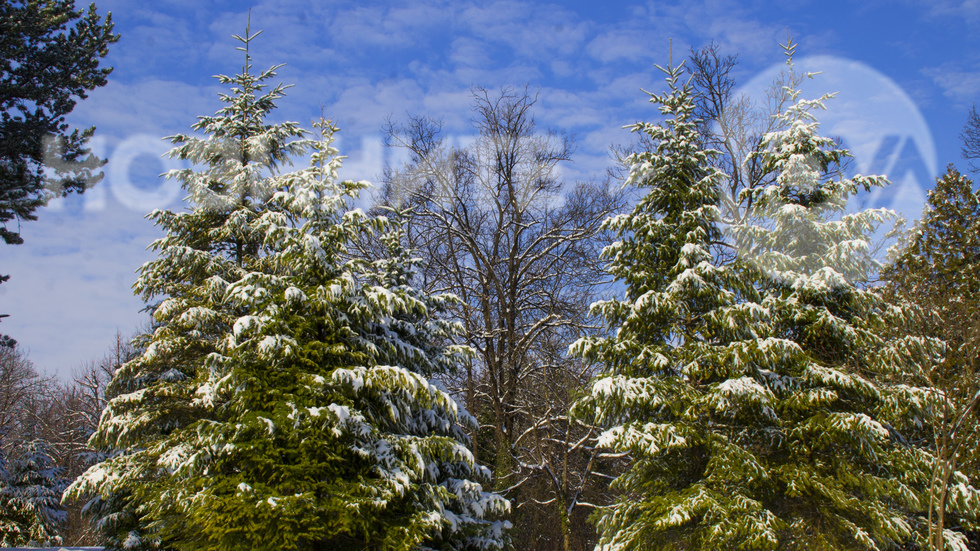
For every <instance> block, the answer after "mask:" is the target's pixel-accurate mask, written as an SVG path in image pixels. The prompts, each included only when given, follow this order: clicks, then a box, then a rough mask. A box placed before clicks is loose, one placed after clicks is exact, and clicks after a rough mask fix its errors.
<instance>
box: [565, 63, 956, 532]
mask: <svg viewBox="0 0 980 551" xmlns="http://www.w3.org/2000/svg"><path fill="white" fill-rule="evenodd" d="M787 49H788V53H789V54H792V49H793V47H792V44H790V45H788V46H787ZM791 59H792V58H791V57H790V60H791ZM667 73H668V79H667V82H668V84H669V85H670V92H669V93H667V94H665V95H663V96H656V95H654V96H653V97H652V101H654V102H656V103H658V104H660V109H661V112H662V113H663V114H664V115H666V117H667V118H666V121H665V122H664V123H663V124H661V125H652V124H639V125H637V126H636V127H635V130H638V131H643V132H645V133H647V134H648V136H649V137H650V139H651V140H652V143H654V144H656V149H655V150H654V151H646V152H641V153H638V154H636V155H634V156H632V157H631V159H630V160H631V169H630V173H629V179H628V182H627V183H628V184H630V185H636V186H641V187H644V188H648V189H649V191H648V194H647V195H646V197H645V198H644V199H642V200H641V201H640V202H639V203H638V204H637V206H636V207H635V209H634V210H633V212H632V213H630V214H627V215H623V216H619V217H615V218H612V219H610V220H609V222H608V226H609V228H611V229H613V230H615V231H616V232H617V233H618V235H619V239H620V240H619V241H617V242H615V243H614V244H612V245H611V246H609V247H608V248H607V250H606V252H605V254H606V256H607V258H608V259H609V269H610V271H611V273H612V274H613V275H614V276H616V277H617V278H618V279H619V280H620V281H622V283H623V284H624V286H625V297H624V298H623V299H621V300H610V301H603V302H598V303H596V304H595V305H594V308H595V310H596V312H597V313H599V314H601V315H602V316H603V317H604V318H605V319H606V320H607V322H608V323H609V324H610V328H611V329H613V330H614V332H613V333H612V334H611V335H610V336H607V337H602V336H600V337H592V338H587V339H582V340H580V341H579V342H577V343H576V344H575V345H574V346H573V348H572V351H573V352H575V353H578V354H581V355H583V356H585V357H586V358H588V359H591V360H595V361H600V362H602V363H604V364H605V365H606V372H605V373H604V375H602V376H600V377H599V378H598V379H597V380H596V381H595V382H594V384H593V386H592V388H591V389H590V391H589V392H588V394H587V395H586V397H585V398H583V400H582V401H581V402H580V403H579V404H578V405H577V408H576V413H577V414H579V415H583V416H588V417H592V418H594V419H595V420H596V421H597V422H599V423H601V424H603V425H604V426H605V427H606V430H605V432H604V433H603V435H602V437H601V439H600V440H601V442H602V443H603V444H605V445H606V446H608V447H610V448H612V449H614V450H616V451H621V452H628V453H629V454H630V455H631V456H632V459H633V460H632V463H631V466H630V468H629V469H628V470H627V472H625V473H624V474H623V475H621V476H620V477H619V478H618V479H617V480H616V481H615V483H614V485H615V487H616V488H618V489H619V490H620V491H621V492H622V497H621V498H620V500H619V501H618V502H617V503H616V504H615V505H614V506H613V507H612V508H610V509H608V510H606V511H604V513H603V514H602V516H601V518H600V520H599V531H600V534H601V537H600V543H599V547H598V548H599V549H603V550H621V549H691V550H694V549H736V548H738V549H821V550H826V549H888V548H891V547H893V546H896V545H898V544H899V543H901V542H904V541H908V540H911V539H914V538H920V542H921V541H922V540H921V534H922V533H923V532H924V526H923V523H924V521H923V520H922V519H921V518H918V517H917V516H916V515H917V511H923V510H924V508H925V506H926V501H925V500H926V498H925V493H924V488H925V487H926V486H927V485H928V478H929V472H930V469H929V463H930V457H929V455H928V454H927V453H926V452H924V451H923V450H921V449H918V448H916V447H914V446H910V445H908V444H907V441H906V440H905V438H904V435H903V431H906V430H909V431H910V430H915V427H916V424H917V423H919V424H921V423H922V422H923V419H924V415H923V412H922V411H921V410H920V409H919V408H918V406H917V404H918V405H921V404H924V403H926V402H928V401H929V400H930V393H929V392H928V391H925V390H922V389H917V388H912V387H908V386H903V385H894V386H888V385H885V384H881V383H876V382H875V379H874V377H875V376H876V375H877V374H878V373H879V372H883V371H888V370H897V369H900V368H902V367H903V362H909V361H912V360H913V359H914V354H912V353H910V351H908V350H905V349H903V348H902V347H901V346H900V344H901V343H892V342H889V341H888V340H887V339H885V338H883V337H882V336H881V335H882V329H883V326H882V316H883V315H884V314H885V313H887V312H886V307H885V306H884V305H883V303H881V302H880V301H879V300H878V299H877V297H876V295H875V294H874V293H871V292H869V291H867V290H865V289H862V288H860V287H858V286H856V283H859V282H860V279H859V278H860V277H861V276H863V275H865V274H866V270H867V269H868V268H869V267H870V266H871V263H872V260H871V259H870V256H869V254H868V251H867V244H866V241H864V238H865V237H866V236H867V235H868V234H869V233H870V232H872V231H873V230H874V228H875V227H876V226H877V224H878V223H879V222H880V221H881V220H882V219H883V217H884V216H885V213H883V212H880V211H876V212H863V213H858V214H853V215H846V216H841V215H840V214H841V213H840V212H839V211H840V210H841V209H842V208H843V206H844V204H845V202H846V197H847V196H848V195H849V194H851V193H853V192H854V190H855V186H858V185H862V186H863V185H868V186H870V185H880V184H883V183H884V181H883V180H881V179H877V178H855V179H854V180H844V181H842V180H839V179H834V178H831V177H829V176H830V175H829V174H828V173H827V169H828V168H830V167H832V166H833V165H834V164H835V163H836V162H837V161H839V160H840V159H841V158H842V156H843V155H845V152H843V151H841V150H839V149H837V148H836V147H835V146H834V143H833V142H832V141H831V140H827V139H824V138H820V137H818V136H817V134H816V130H817V124H816V122H815V121H814V120H813V118H812V116H811V114H810V110H811V109H813V108H814V107H817V106H818V105H820V103H819V102H808V101H803V100H799V98H798V92H797V91H796V90H787V93H788V94H789V95H790V100H791V101H790V103H791V104H792V106H791V107H790V108H789V110H788V111H787V112H786V113H785V114H784V115H783V118H784V120H783V121H782V122H783V125H781V126H782V127H783V128H784V130H781V131H779V132H775V133H771V134H769V135H767V136H766V137H765V143H764V145H765V147H764V149H763V153H762V155H764V159H763V161H764V162H766V163H768V165H769V169H770V170H772V171H774V173H775V174H776V179H775V182H774V183H773V184H772V185H770V186H767V187H766V188H763V189H761V190H759V191H758V192H757V193H758V195H757V196H756V197H754V198H753V207H752V213H751V218H750V222H749V223H748V224H746V225H745V226H742V227H737V228H727V231H723V230H722V228H719V227H718V225H717V223H716V220H717V219H718V207H717V201H718V199H717V195H716V194H717V187H718V183H719V181H720V179H721V177H722V176H721V175H720V174H719V173H718V172H716V171H714V170H712V169H710V168H708V167H709V163H708V162H707V161H708V158H707V156H708V155H709V154H710V153H706V152H704V151H700V150H698V148H697V145H696V144H697V140H696V139H695V123H696V121H695V120H692V116H691V113H692V101H691V97H690V89H689V88H688V87H687V86H686V85H685V86H681V85H680V84H679V79H680V78H681V71H680V70H679V69H677V68H670V69H668V70H667ZM830 214H836V215H838V216H837V217H836V218H834V219H831V218H828V217H827V216H828V215H830ZM734 245H740V247H739V248H738V251H739V252H738V254H737V255H736V256H735V258H734V260H733V261H730V262H722V260H721V259H723V258H730V257H731V255H729V254H718V253H717V249H715V248H714V247H715V246H729V247H731V246H734ZM971 491H972V490H971Z"/></svg>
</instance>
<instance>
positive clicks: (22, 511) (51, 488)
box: [0, 440, 68, 547]
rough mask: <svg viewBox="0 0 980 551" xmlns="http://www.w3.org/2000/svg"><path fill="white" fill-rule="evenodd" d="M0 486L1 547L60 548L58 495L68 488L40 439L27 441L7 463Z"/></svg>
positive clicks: (61, 511) (62, 513)
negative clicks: (57, 546) (7, 466)
mask: <svg viewBox="0 0 980 551" xmlns="http://www.w3.org/2000/svg"><path fill="white" fill-rule="evenodd" d="M6 474H7V476H6V478H5V480H4V484H3V485H2V486H0V517H2V518H0V546H3V547H47V546H53V545H61V536H60V535H59V529H60V528H61V525H62V524H63V523H64V521H65V509H64V508H63V507H62V506H61V493H62V492H63V491H64V490H65V487H67V486H68V480H67V479H65V478H64V477H63V476H62V473H61V468H60V467H58V466H57V465H56V464H55V461H54V459H53V458H52V457H51V449H50V446H49V445H48V443H47V442H44V441H43V440H33V441H31V442H28V443H27V444H26V445H24V446H23V448H22V449H20V450H19V453H18V454H17V456H16V457H14V458H13V459H12V460H11V461H10V466H9V468H8V469H7V471H6Z"/></svg>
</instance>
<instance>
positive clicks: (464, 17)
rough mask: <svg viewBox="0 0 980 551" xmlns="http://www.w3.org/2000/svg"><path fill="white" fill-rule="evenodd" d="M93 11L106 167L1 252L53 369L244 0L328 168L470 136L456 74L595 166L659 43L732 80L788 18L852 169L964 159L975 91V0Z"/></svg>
mask: <svg viewBox="0 0 980 551" xmlns="http://www.w3.org/2000/svg"><path fill="white" fill-rule="evenodd" d="M98 7H99V10H100V12H102V13H105V12H107V11H111V12H112V15H113V19H114V21H115V22H116V31H117V32H119V33H120V34H121V35H122V38H121V40H120V41H119V42H118V43H117V44H115V45H114V46H113V47H112V48H111V50H110V54H109V57H108V58H107V60H106V64H107V65H110V66H113V67H115V70H114V72H113V73H112V75H111V76H110V82H109V84H108V85H107V86H106V87H105V88H102V89H99V90H96V91H95V92H93V93H92V94H91V96H90V98H89V99H87V100H85V101H84V102H82V103H81V104H79V106H78V107H76V109H75V112H74V113H72V115H71V117H70V122H71V123H73V124H74V125H77V126H85V125H90V124H94V125H96V126H97V128H98V130H97V135H98V136H99V141H97V142H96V143H95V144H94V145H95V147H96V149H97V150H99V151H100V152H101V153H102V154H103V155H106V156H109V157H110V160H112V164H111V165H110V167H109V168H110V170H109V171H108V172H107V177H106V179H105V180H104V181H103V182H102V183H101V184H99V186H96V188H94V189H92V190H91V191H90V192H88V193H86V194H85V195H84V196H82V197H74V198H69V199H67V200H58V201H55V202H54V203H53V204H52V205H51V206H49V207H48V208H46V209H43V210H42V211H40V213H39V215H40V220H39V221H37V222H30V223H27V224H25V225H24V226H23V236H24V238H25V241H26V243H25V244H24V245H22V246H17V247H13V246H6V247H4V248H3V253H2V254H3V255H4V258H5V259H6V260H5V261H4V263H3V264H4V266H3V270H2V272H3V273H10V274H11V276H12V278H11V280H10V281H9V282H7V283H5V284H3V285H2V286H0V311H2V312H4V313H9V314H11V317H10V318H7V319H5V320H4V322H3V324H2V326H0V328H2V331H3V332H4V333H7V334H10V335H11V336H13V337H15V338H16V339H18V340H19V341H20V343H21V344H22V345H23V346H24V348H25V350H27V351H28V352H29V354H30V358H31V359H32V360H33V361H34V362H35V363H36V364H37V366H38V367H39V368H40V369H42V370H44V371H46V372H49V373H58V374H60V375H62V376H63V377H68V376H69V375H70V374H71V371H72V369H73V368H74V367H77V366H79V365H81V364H82V363H84V362H86V361H89V360H92V359H95V358H98V357H100V356H101V355H102V353H103V352H104V351H105V350H106V349H107V347H108V346H109V345H110V343H111V342H112V340H113V337H114V335H115V333H116V331H117V330H118V331H121V332H122V333H123V334H127V335H128V334H130V333H131V332H132V331H133V330H134V329H135V327H136V326H137V324H138V323H140V321H141V320H142V319H144V318H145V314H142V313H140V309H141V307H142V303H141V301H140V300H139V299H138V298H136V297H134V296H133V294H132V291H131V285H132V283H133V281H134V279H135V270H136V269H137V268H138V267H139V265H140V264H142V263H143V262H145V261H147V260H149V259H151V258H152V253H150V252H148V251H146V250H145V248H146V246H147V245H148V244H149V243H150V242H151V241H152V240H153V239H155V238H156V237H158V236H159V233H158V231H157V230H156V229H155V228H154V227H153V226H152V225H151V224H150V223H148V222H147V221H145V220H144V218H143V216H144V215H145V213H146V212H147V211H149V210H150V209H151V208H160V207H167V208H171V209H180V208H182V206H181V203H180V197H182V194H181V193H180V191H179V190H178V189H175V188H174V187H173V186H174V184H173V183H172V182H163V181H162V180H160V179H158V178H157V177H156V175H157V174H159V173H160V172H163V171H164V170H165V169H166V168H167V166H166V165H165V164H163V163H162V162H161V161H160V160H158V159H157V158H156V156H157V155H159V154H160V153H162V152H164V151H165V150H166V149H167V146H166V144H165V143H164V142H162V141H159V138H160V137H162V136H166V135H171V134H174V133H177V132H187V131H189V127H190V125H191V124H193V122H194V121H195V119H196V117H197V116H199V115H206V114H212V113H213V112H214V111H215V110H217V109H218V108H219V107H220V102H219V100H218V97H217V94H218V93H219V92H222V91H224V89H223V87H222V86H220V85H219V84H218V83H217V82H216V81H215V80H214V79H213V78H212V75H215V74H218V73H224V74H234V73H236V72H237V71H238V70H239V69H240V67H241V63H242V54H241V53H240V52H237V51H235V46H236V45H237V44H236V43H235V42H234V41H233V40H232V39H231V38H230V36H231V35H232V34H236V33H237V34H241V33H243V32H244V28H245V23H246V12H247V10H248V9H249V8H251V14H252V15H251V18H252V27H253V29H262V30H263V31H264V32H263V34H262V35H261V36H260V37H259V38H258V39H257V40H256V41H255V42H254V44H253V51H252V53H253V57H254V60H255V66H256V69H262V68H265V67H267V66H270V65H273V64H278V63H285V64H286V66H285V67H283V68H282V69H281V70H279V78H278V80H279V81H281V82H284V83H287V84H294V87H293V88H291V89H290V90H289V91H288V92H287V97H286V98H284V99H283V100H282V101H281V102H280V103H279V110H278V112H277V113H276V116H277V117H278V118H279V119H280V120H295V121H299V122H301V123H303V124H304V125H308V124H309V122H310V121H311V120H312V119H313V118H315V117H318V116H319V115H320V113H321V109H322V110H323V113H324V114H325V115H326V116H327V117H328V118H332V119H334V120H335V121H336V122H337V123H338V124H339V126H340V128H341V134H340V136H341V140H340V149H341V152H342V153H343V154H346V155H348V156H349V159H348V161H347V164H346V165H345V170H344V173H343V175H344V176H345V177H349V178H355V179H367V180H371V181H376V180H377V179H378V178H377V176H378V175H379V173H380V172H381V169H382V166H383V163H384V162H386V161H387V162H397V157H394V156H392V155H390V154H389V153H386V152H385V151H383V150H382V149H381V147H380V139H381V133H380V130H381V127H382V124H383V123H384V121H385V119H386V117H388V116H393V117H394V118H395V119H396V120H398V119H402V120H403V119H404V118H405V115H406V114H407V113H411V114H425V115H432V116H436V117H441V118H442V119H443V121H444V130H445V132H446V134H447V135H449V136H455V137H459V138H463V139H465V137H466V136H468V135H470V134H472V132H473V131H472V127H471V123H470V114H469V106H470V103H471V98H470V90H471V87H473V86H485V87H488V88H491V89H495V88H499V87H500V86H504V85H510V86H516V87H522V86H523V85H525V84H527V85H529V86H530V88H531V89H532V90H533V91H537V92H538V94H539V99H538V104H537V110H536V118H537V120H538V123H539V126H540V127H541V128H563V129H565V130H567V131H568V132H570V133H572V134H573V135H574V136H575V137H576V143H577V149H576V153H575V156H574V162H573V163H571V164H569V165H567V166H565V167H564V169H563V174H564V176H565V177H566V178H567V179H569V180H574V179H585V178H600V177H602V175H603V174H604V172H605V170H606V168H607V167H608V166H610V164H611V160H610V157H609V155H608V148H609V146H610V145H612V144H625V143H628V142H629V141H630V140H631V138H630V135H629V132H628V131H626V130H623V129H622V127H623V125H627V124H630V123H633V122H635V121H637V120H654V119H655V118H656V116H657V113H656V110H655V109H654V107H653V106H651V105H650V104H649V103H648V102H647V99H648V96H646V95H645V94H644V93H643V92H641V90H640V89H641V88H644V89H647V90H651V91H658V92H659V91H661V90H662V87H663V78H662V75H661V74H660V73H659V71H657V70H656V69H655V68H654V67H653V65H654V64H655V63H657V64H665V63H667V61H668V56H669V49H670V46H669V45H670V44H671V41H672V43H673V51H674V57H675V59H680V58H682V57H683V56H684V55H685V54H686V53H687V51H688V49H689V48H690V47H692V46H693V47H700V46H703V45H705V44H707V43H708V42H710V41H714V42H715V43H716V44H718V45H719V47H720V48H721V49H722V51H723V52H725V53H737V54H738V56H739V60H740V64H739V66H738V68H737V71H736V74H735V76H736V78H737V79H738V80H739V81H740V82H744V83H749V82H752V81H753V79H756V81H758V80H759V79H760V78H764V76H765V75H766V74H768V73H766V71H767V70H771V68H772V67H773V66H774V65H778V64H780V63H781V62H782V61H783V54H782V51H781V49H780V47H779V44H780V43H782V42H784V41H785V38H786V29H787V27H788V28H789V30H790V33H791V34H792V35H793V36H794V38H795V39H796V41H797V42H798V43H799V47H798V50H797V57H798V59H802V58H806V57H810V56H821V57H817V58H813V59H816V60H818V61H821V60H822V62H824V63H827V64H828V65H829V66H833V67H837V66H842V67H850V69H848V70H849V71H850V72H845V73H841V75H843V76H841V75H838V76H836V77H835V76H834V75H832V74H829V73H828V75H827V78H826V79H825V81H824V82H825V83H829V84H834V85H839V86H841V87H843V88H845V90H842V94H841V99H840V102H839V105H840V107H841V108H840V109H839V110H838V112H837V114H834V112H835V111H834V109H835V106H834V101H831V102H830V103H829V104H828V108H829V111H828V114H827V116H828V117H829V119H828V120H830V121H831V122H832V123H833V127H834V128H835V129H843V130H841V132H853V136H860V138H858V137H855V138H854V139H853V140H851V141H852V142H854V143H850V142H849V145H851V146H852V147H856V148H858V149H860V148H862V147H864V148H866V149H868V152H866V153H865V158H866V159H867V161H866V162H863V165H862V166H865V167H870V166H871V164H873V163H872V161H871V160H870V159H871V157H870V155H873V154H874V153H875V151H879V150H880V151H885V152H886V153H888V152H890V151H892V149H889V147H891V148H893V149H894V155H893V158H892V160H891V161H889V162H888V163H885V164H884V165H882V166H885V168H888V167H892V168H894V167H897V166H899V165H900V164H901V163H900V160H899V156H900V155H899V151H905V149H903V147H904V148H907V146H909V144H911V145H915V146H918V149H916V150H915V151H918V153H919V154H920V157H922V158H923V159H925V160H924V161H923V162H922V163H919V164H917V165H915V164H909V163H906V164H905V165H902V166H905V167H906V168H908V167H913V168H915V167H916V166H923V167H927V168H928V171H929V172H931V173H932V174H930V175H929V176H935V175H937V171H941V170H942V168H943V167H945V166H946V165H947V164H948V163H957V164H958V165H959V166H960V167H961V168H962V169H964V170H965V169H966V166H965V163H964V162H962V161H961V160H960V158H959V148H960V144H959V139H958V135H959V133H960V131H961V130H962V125H963V123H964V121H965V120H966V115H967V112H968V110H969V107H970V105H971V104H972V103H973V102H974V101H975V100H976V99H977V98H978V97H980V55H978V52H980V48H977V42H978V40H977V36H978V33H977V31H978V29H980V3H977V2H975V1H966V2H954V1H949V2H943V1H938V2H937V1H914V0H908V1H904V2H882V1H873V0H871V1H867V0H866V1H862V2H827V1H785V2H779V3H769V2H725V1H720V0H695V1H687V2H631V1H624V2H617V3H614V4H608V3H601V2H595V1H573V2H564V3H548V2H519V1H497V2H479V3H478V2H453V1H432V2H412V3H398V2H378V1H360V2H348V1H333V2H315V1H314V2H310V1H308V0H304V1H297V0H268V1H260V2H255V3H251V4H250V3H246V2H232V1H219V2H208V1H202V0H160V1H158V2H153V3H149V2H134V1H132V0H102V1H100V2H98ZM813 59H811V61H813ZM807 68H810V69H821V67H811V66H810V65H807ZM760 75H762V76H760ZM820 78H821V77H817V80H819V79H820ZM858 81H860V82H858ZM861 83H863V84H861ZM815 90H816V89H815ZM845 92H847V93H849V94H850V95H847V93H845ZM885 96H887V97H885ZM892 105H894V106H896V107H888V106H892ZM876 109H877V111H876ZM883 109H884V110H885V111H887V112H885V111H882V110H883ZM875 113H877V114H875ZM917 117H919V118H917ZM879 124H880V125H881V127H880V128H879V127H878V125H879ZM896 125H897V126H896ZM886 127H887V128H886ZM848 129H850V130H848ZM855 129H856V130H855ZM906 134H907V135H908V136H913V135H914V136H915V138H914V140H913V139H912V138H907V139H906V138H903V137H902V136H905V135H906ZM889 136H896V138H895V139H894V140H891V141H889ZM861 139H865V140H866V141H867V143H865V144H863V145H862V143H859V142H860V140H861ZM883 144H885V145H888V147H885V146H884V145H883ZM901 144H905V145H904V146H903V145H901ZM928 144H931V147H932V150H934V153H932V152H930V151H926V150H928V149H929V147H927V146H928ZM913 149H915V148H913ZM915 151H913V153H915ZM889 154H891V153H889ZM879 156H880V155H879ZM916 158H918V157H916ZM859 164H862V163H859ZM879 164H880V163H879ZM906 172H909V174H914V173H915V170H912V169H909V170H906ZM919 172H921V170H919ZM909 177H911V176H909ZM920 187H922V186H921V185H920ZM909 197H911V199H909V198H908V197H907V198H906V199H907V200H906V203H908V202H909V201H915V200H916V196H914V194H913V195H911V196H909Z"/></svg>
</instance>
